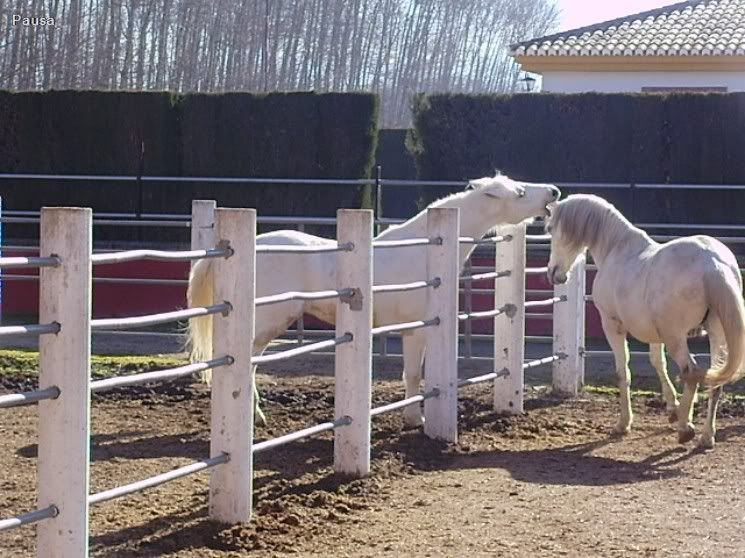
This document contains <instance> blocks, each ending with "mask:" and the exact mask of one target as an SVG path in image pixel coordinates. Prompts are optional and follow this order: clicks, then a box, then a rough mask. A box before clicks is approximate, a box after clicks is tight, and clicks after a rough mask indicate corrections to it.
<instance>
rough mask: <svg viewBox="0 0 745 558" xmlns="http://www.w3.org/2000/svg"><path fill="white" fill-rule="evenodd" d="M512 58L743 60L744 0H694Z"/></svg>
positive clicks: (552, 39)
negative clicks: (722, 58) (573, 57)
mask: <svg viewBox="0 0 745 558" xmlns="http://www.w3.org/2000/svg"><path fill="white" fill-rule="evenodd" d="M512 55H513V56H745V0H691V1H688V2H680V3H678V4H672V5H670V6H665V7H662V8H658V9H656V10H650V11H648V12H642V13H639V14H634V15H630V16H626V17H623V18H619V19H614V20H612V21H606V22H603V23H598V24H596V25H591V26H589V27H582V28H580V29H573V30H570V31H564V32H561V33H557V34H555V35H549V36H546V37H538V38H536V39H532V40H530V41H525V42H522V43H518V44H516V45H513V46H512Z"/></svg>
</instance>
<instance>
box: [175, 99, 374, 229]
mask: <svg viewBox="0 0 745 558" xmlns="http://www.w3.org/2000/svg"><path fill="white" fill-rule="evenodd" d="M180 109H181V129H182V135H181V143H180V144H181V151H182V153H183V157H184V160H183V171H182V172H183V174H184V175H186V176H208V175H210V176H232V177H236V176H237V177H240V176H252V177H267V178H362V177H368V176H369V175H370V171H371V169H372V166H373V163H374V157H373V155H374V153H375V145H376V141H377V116H378V102H377V98H376V97H375V96H373V95H367V94H343V95H342V94H314V93H273V94H268V95H246V94H243V93H228V94H221V95H187V96H186V97H185V98H184V100H183V102H182V103H181V107H180ZM364 194H365V192H364V190H363V189H361V188H355V187H350V186H315V187H308V186H283V185H276V184H273V185H271V186H270V185H255V186H243V187H240V186H235V185H220V184H193V185H192V186H191V197H195V198H198V197H205V196H208V197H210V198H215V199H217V200H218V202H219V203H221V204H225V205H229V204H238V205H243V206H249V207H256V208H257V209H258V211H259V212H260V214H261V213H263V214H274V215H286V214H290V215H333V214H334V212H335V211H336V209H338V208H340V207H360V206H363V205H368V206H369V203H370V202H369V200H366V199H363V196H364Z"/></svg>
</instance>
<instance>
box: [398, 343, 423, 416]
mask: <svg viewBox="0 0 745 558" xmlns="http://www.w3.org/2000/svg"><path fill="white" fill-rule="evenodd" d="M425 340H426V337H425V335H424V332H423V331H421V330H418V331H413V332H411V333H405V334H402V336H401V341H402V342H403V353H404V373H403V376H404V386H405V389H406V397H407V398H408V397H413V396H415V395H418V394H419V390H420V386H421V383H422V365H423V364H424V347H425ZM422 424H424V417H423V415H422V406H421V405H409V406H408V407H406V408H405V409H404V426H405V427H406V428H418V427H419V426H421V425H422Z"/></svg>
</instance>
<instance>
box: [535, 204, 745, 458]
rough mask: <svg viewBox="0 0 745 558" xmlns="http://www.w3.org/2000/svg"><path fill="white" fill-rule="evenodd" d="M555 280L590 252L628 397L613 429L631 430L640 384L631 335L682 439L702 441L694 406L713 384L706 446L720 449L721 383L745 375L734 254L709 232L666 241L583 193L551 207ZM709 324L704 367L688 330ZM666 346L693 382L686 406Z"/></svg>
mask: <svg viewBox="0 0 745 558" xmlns="http://www.w3.org/2000/svg"><path fill="white" fill-rule="evenodd" d="M547 230H548V231H549V232H550V233H551V235H552V239H551V258H550V261H549V264H548V276H549V280H550V281H551V282H552V283H554V284H555V283H563V282H565V281H566V279H567V275H568V273H569V270H570V268H571V267H572V265H573V263H574V261H575V260H576V259H577V257H578V256H579V255H580V254H581V253H582V252H584V250H585V249H589V251H590V253H591V254H592V257H593V259H594V260H595V263H596V264H597V266H598V274H597V276H596V277H595V282H594V284H593V300H594V301H595V305H596V306H597V308H598V310H599V312H600V317H601V320H602V325H603V331H604V333H605V336H606V338H607V339H608V343H609V344H610V346H611V348H612V349H613V354H614V356H615V360H616V372H617V374H618V383H619V388H620V391H621V416H620V418H619V421H618V423H617V424H616V426H615V428H614V431H615V432H616V433H618V434H624V433H626V432H628V431H629V429H630V428H631V422H632V413H631V402H630V395H629V384H630V381H631V377H630V371H629V368H628V364H629V352H628V346H627V341H626V336H627V335H628V334H631V335H633V336H634V337H636V338H637V339H639V340H640V341H642V342H645V343H649V344H650V359H651V361H652V364H653V366H654V367H655V369H656V370H657V373H658V375H659V377H660V382H661V384H662V393H663V396H664V398H665V401H666V403H667V409H668V411H669V413H670V418H671V422H674V421H675V420H677V422H678V440H679V441H680V442H681V443H685V442H688V441H690V440H691V439H693V437H694V435H695V433H694V429H693V424H692V423H691V420H692V412H693V410H692V408H693V401H694V397H695V394H696V388H697V386H698V384H699V382H700V383H702V384H703V385H705V386H707V387H709V388H711V392H710V397H709V407H708V414H707V420H706V426H705V428H704V432H703V435H702V437H701V441H700V445H701V446H702V447H705V448H711V447H713V446H714V434H715V418H716V411H717V403H718V401H719V397H720V396H721V393H722V387H721V386H722V385H723V384H726V383H728V382H731V381H733V380H734V379H736V378H738V377H739V376H741V375H743V374H745V362H744V361H745V305H744V304H743V299H742V277H741V276H740V270H739V267H738V264H737V259H736V258H735V255H734V254H733V253H732V252H731V251H730V250H729V249H728V248H727V247H726V246H725V245H724V244H722V243H721V242H719V241H718V240H716V239H714V238H711V237H708V236H703V235H699V236H692V237H684V238H679V239H677V240H673V241H671V242H668V243H667V244H659V243H657V242H655V241H654V240H652V239H651V238H650V237H649V236H648V235H647V234H646V233H645V232H644V231H642V230H641V229H638V228H636V227H634V226H633V225H632V224H631V223H630V222H629V221H628V220H627V219H626V218H625V217H624V216H623V215H621V213H620V212H619V211H618V210H617V209H616V208H615V207H614V206H613V205H611V204H610V203H608V202H607V201H605V200H603V199H602V198H599V197H597V196H592V195H582V194H577V195H573V196H569V197H568V198H567V199H566V200H564V201H562V202H559V203H558V204H556V206H555V207H554V208H553V210H552V215H551V219H550V222H549V223H548V225H547ZM702 323H703V324H705V326H706V331H707V332H708V334H709V344H710V348H711V359H712V367H711V368H710V369H708V370H706V369H703V368H700V367H698V366H697V364H696V362H695V360H694V359H693V357H692V356H691V354H690V352H689V350H688V343H687V336H688V332H689V331H690V330H692V329H695V328H696V327H698V326H699V325H700V324H702ZM663 344H664V345H666V346H667V349H668V351H669V353H670V355H671V356H672V358H673V360H675V362H676V364H677V365H678V367H679V368H680V371H681V377H682V379H683V380H684V390H683V396H682V398H681V404H680V406H678V401H677V395H676V393H675V388H674V387H673V385H672V383H671V382H670V378H669V377H668V375H667V370H666V365H665V357H664V346H663Z"/></svg>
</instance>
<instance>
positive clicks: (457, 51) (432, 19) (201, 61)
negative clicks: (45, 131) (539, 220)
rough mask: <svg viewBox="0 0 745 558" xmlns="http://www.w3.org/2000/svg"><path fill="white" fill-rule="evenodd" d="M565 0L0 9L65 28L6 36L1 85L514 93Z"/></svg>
mask: <svg viewBox="0 0 745 558" xmlns="http://www.w3.org/2000/svg"><path fill="white" fill-rule="evenodd" d="M555 1H556V0H457V1H456V0H293V1H289V0H0V13H5V14H8V13H19V14H21V13H22V14H28V15H30V16H35V17H49V18H53V19H54V20H55V22H56V25H54V26H45V27H23V26H20V25H15V26H13V25H10V21H9V20H7V19H6V20H4V21H3V23H2V25H3V26H4V28H3V29H0V88H4V89H10V90H17V89H49V88H80V89H132V90H147V89H157V90H163V89H168V90H172V91H264V90H284V91H293V90H309V89H313V90H316V91H375V92H378V93H380V95H381V98H382V100H383V105H382V113H381V117H382V125H384V126H405V125H407V124H408V122H409V104H410V99H411V96H412V94H414V93H419V92H434V91H437V92H446V91H456V92H498V91H510V90H513V89H514V87H515V84H516V79H517V69H516V66H515V64H514V63H513V61H512V59H511V58H510V57H509V56H508V49H507V47H508V45H509V44H510V43H512V42H517V41H519V40H521V39H524V38H527V37H531V36H536V35H540V34H544V33H546V32H549V31H551V30H552V29H553V28H554V27H555V25H556V22H557V16H558V9H557V7H556V5H555Z"/></svg>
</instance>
